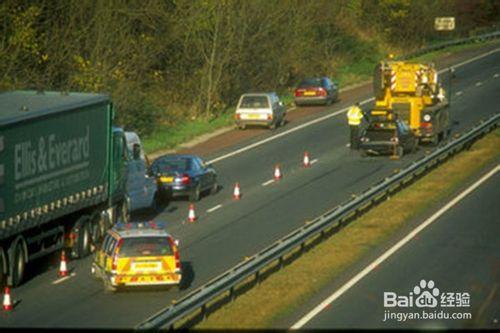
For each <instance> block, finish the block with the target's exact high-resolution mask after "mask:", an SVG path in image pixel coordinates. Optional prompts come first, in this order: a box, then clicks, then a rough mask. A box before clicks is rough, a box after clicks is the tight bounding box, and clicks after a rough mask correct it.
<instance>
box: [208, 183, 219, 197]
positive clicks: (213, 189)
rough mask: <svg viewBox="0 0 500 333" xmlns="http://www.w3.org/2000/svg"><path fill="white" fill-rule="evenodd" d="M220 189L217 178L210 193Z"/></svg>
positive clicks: (215, 192)
mask: <svg viewBox="0 0 500 333" xmlns="http://www.w3.org/2000/svg"><path fill="white" fill-rule="evenodd" d="M218 190H219V184H217V180H214V184H213V185H212V188H211V189H210V194H212V195H214V194H217V191H218Z"/></svg>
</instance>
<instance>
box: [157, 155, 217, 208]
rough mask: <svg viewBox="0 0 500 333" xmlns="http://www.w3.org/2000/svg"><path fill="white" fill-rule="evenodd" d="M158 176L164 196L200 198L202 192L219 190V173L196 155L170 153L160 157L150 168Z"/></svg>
mask: <svg viewBox="0 0 500 333" xmlns="http://www.w3.org/2000/svg"><path fill="white" fill-rule="evenodd" d="M150 173H151V174H152V175H155V176H156V179H157V181H158V188H159V190H160V193H161V194H162V196H163V197H164V198H173V197H183V196H187V197H189V200H190V201H198V200H200V196H201V194H202V192H204V191H207V190H209V191H210V193H212V194H215V193H216V192H217V190H218V185H217V173H216V171H215V169H214V168H213V166H212V165H211V164H206V163H205V162H204V161H203V160H202V159H201V158H199V157H198V156H196V155H184V154H169V155H164V156H161V157H158V158H157V159H156V160H155V161H154V162H153V164H152V165H151V168H150Z"/></svg>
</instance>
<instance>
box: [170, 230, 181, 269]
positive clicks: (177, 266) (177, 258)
mask: <svg viewBox="0 0 500 333" xmlns="http://www.w3.org/2000/svg"><path fill="white" fill-rule="evenodd" d="M168 241H169V243H170V247H171V248H172V249H173V250H174V260H175V271H176V272H180V271H181V259H180V256H179V250H178V249H177V246H176V245H175V241H174V239H173V238H172V237H168Z"/></svg>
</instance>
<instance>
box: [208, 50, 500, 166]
mask: <svg viewBox="0 0 500 333" xmlns="http://www.w3.org/2000/svg"><path fill="white" fill-rule="evenodd" d="M498 51H500V48H497V49H495V50H492V51H489V52H486V53H483V54H480V55H478V56H476V57H473V58H471V59H469V60H466V61H463V62H461V63H459V64H456V65H454V66H451V67H453V68H458V67H462V66H464V65H466V64H468V63H471V62H473V61H476V60H479V59H481V58H484V57H487V56H489V55H490V54H493V53H496V52H498ZM451 67H447V68H443V69H442V70H440V71H438V73H443V72H445V71H447V70H449V69H450V68H451ZM373 100H374V98H373V97H371V98H368V99H365V100H363V101H361V102H359V103H360V104H366V103H369V102H371V101H373ZM348 109H349V107H346V108H343V109H341V110H338V111H335V112H332V113H330V114H327V115H325V116H323V117H320V118H316V119H313V120H311V121H309V122H307V123H304V124H302V125H299V126H297V127H294V128H291V129H289V130H287V131H284V132H281V133H279V134H276V135H274V136H271V137H269V138H266V139H264V140H261V141H258V142H254V143H252V144H250V145H248V146H246V147H242V148H240V149H237V150H235V151H232V152H230V153H227V154H225V155H222V156H219V157H216V158H214V159H213V160H210V161H208V163H217V162H219V161H222V160H225V159H227V158H229V157H232V156H235V155H238V154H241V153H243V152H245V151H247V150H250V149H253V148H255V147H258V146H261V145H263V144H265V143H268V142H271V141H274V140H276V139H279V138H281V137H283V136H285V135H288V134H291V133H293V132H296V131H299V130H301V129H303V128H306V127H309V126H311V125H314V124H316V123H319V122H322V121H324V120H327V119H330V118H332V117H335V116H337V115H339V114H342V113H345V112H347V110H348Z"/></svg>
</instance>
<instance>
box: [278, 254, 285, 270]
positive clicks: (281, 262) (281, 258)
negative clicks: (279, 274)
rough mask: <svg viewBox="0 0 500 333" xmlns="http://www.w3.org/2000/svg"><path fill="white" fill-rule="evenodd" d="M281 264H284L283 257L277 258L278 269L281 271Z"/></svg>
mask: <svg viewBox="0 0 500 333" xmlns="http://www.w3.org/2000/svg"><path fill="white" fill-rule="evenodd" d="M283 264H284V260H283V256H281V257H280V258H279V267H280V269H282V268H283Z"/></svg>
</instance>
